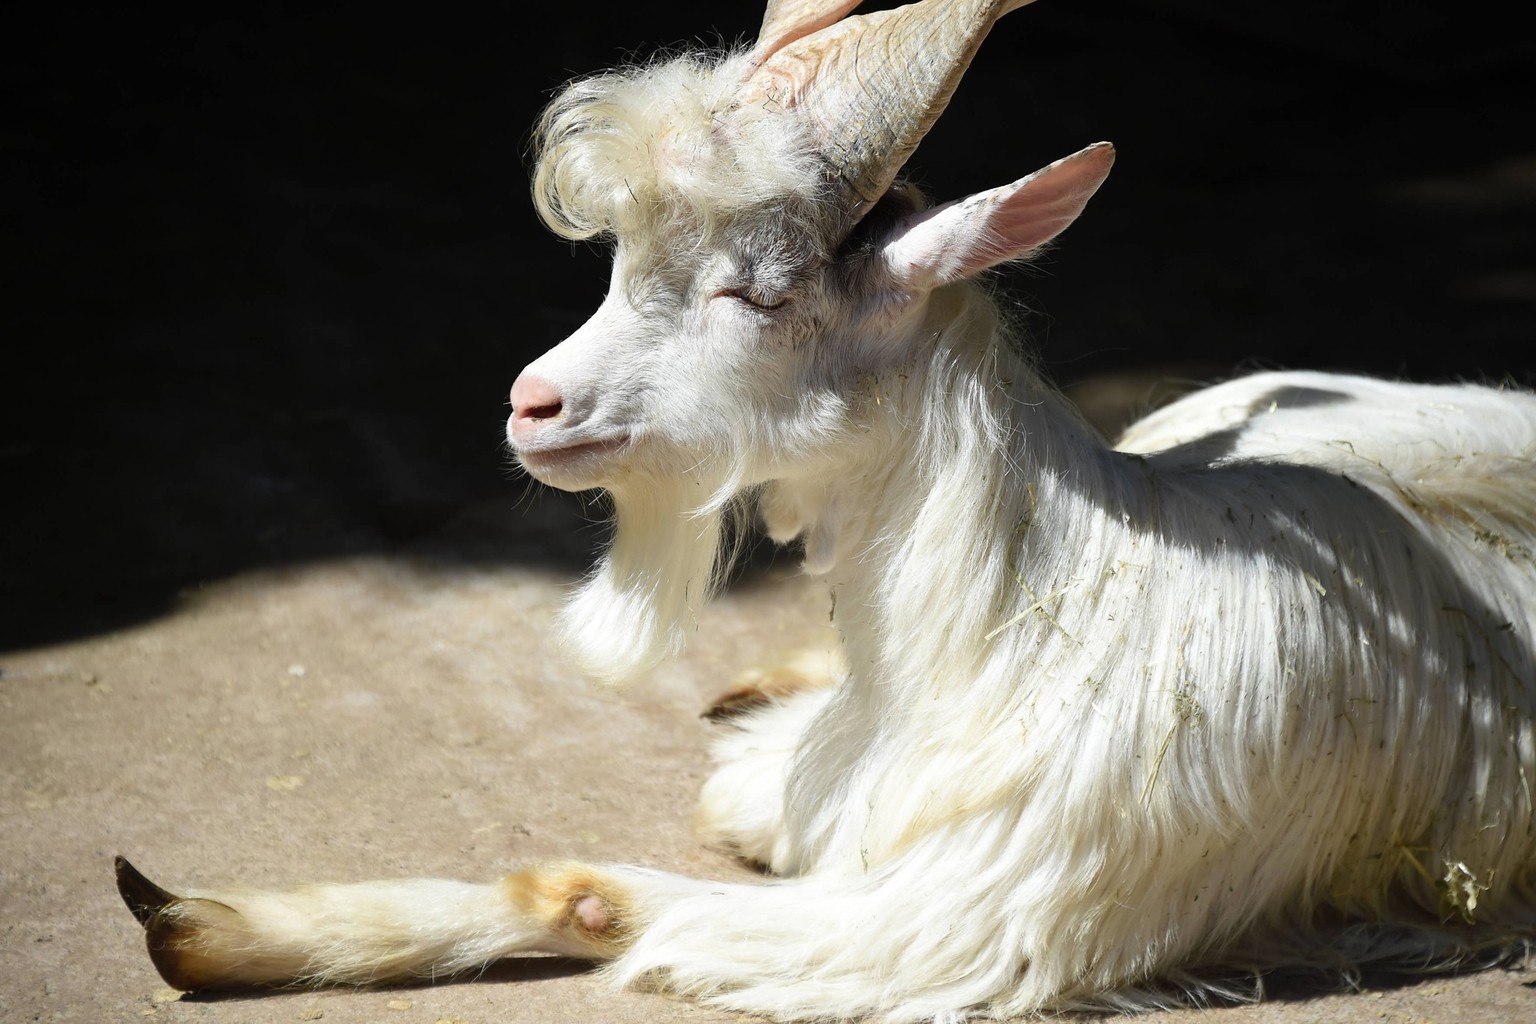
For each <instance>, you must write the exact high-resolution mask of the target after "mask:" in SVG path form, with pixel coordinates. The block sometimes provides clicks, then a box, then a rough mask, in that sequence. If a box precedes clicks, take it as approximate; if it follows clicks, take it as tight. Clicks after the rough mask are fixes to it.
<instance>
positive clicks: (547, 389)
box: [512, 373, 565, 420]
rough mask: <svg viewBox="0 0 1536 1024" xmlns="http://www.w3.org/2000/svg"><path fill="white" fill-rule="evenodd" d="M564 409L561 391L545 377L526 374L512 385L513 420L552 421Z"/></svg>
mask: <svg viewBox="0 0 1536 1024" xmlns="http://www.w3.org/2000/svg"><path fill="white" fill-rule="evenodd" d="M564 407H565V401H564V399H563V398H562V397H561V395H560V389H559V388H557V387H555V386H554V385H553V384H551V383H550V382H549V381H547V380H545V379H544V378H543V377H537V376H534V375H531V374H527V373H525V374H523V375H522V376H520V377H518V378H517V381H516V382H515V383H514V384H513V385H512V418H513V419H516V420H552V419H555V418H556V417H558V416H559V415H560V412H561V410H562V409H564Z"/></svg>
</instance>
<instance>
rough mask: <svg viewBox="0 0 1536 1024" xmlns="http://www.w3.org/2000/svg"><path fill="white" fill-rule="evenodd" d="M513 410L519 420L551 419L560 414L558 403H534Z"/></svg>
mask: <svg viewBox="0 0 1536 1024" xmlns="http://www.w3.org/2000/svg"><path fill="white" fill-rule="evenodd" d="M515 412H516V413H517V418H518V419H520V420H552V419H554V418H555V417H556V416H559V415H560V403H559V402H552V403H550V404H547V405H535V406H530V407H529V408H526V409H516V410H515Z"/></svg>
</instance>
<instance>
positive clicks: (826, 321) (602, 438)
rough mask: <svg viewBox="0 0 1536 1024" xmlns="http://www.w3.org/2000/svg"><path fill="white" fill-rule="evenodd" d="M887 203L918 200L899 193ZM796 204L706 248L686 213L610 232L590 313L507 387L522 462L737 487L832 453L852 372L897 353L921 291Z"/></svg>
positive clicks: (547, 474) (600, 477)
mask: <svg viewBox="0 0 1536 1024" xmlns="http://www.w3.org/2000/svg"><path fill="white" fill-rule="evenodd" d="M903 204H905V206H903ZM891 205H892V206H893V207H895V208H897V209H904V210H905V211H906V212H911V211H912V209H913V207H912V206H911V200H908V199H906V198H905V193H904V192H901V193H898V194H894V195H893V198H892V201H891ZM799 213H800V211H797V210H796V209H795V208H794V207H793V204H792V203H783V204H773V205H771V206H767V207H763V208H759V209H755V210H749V211H745V212H743V213H742V214H740V215H738V216H734V217H731V218H729V219H728V220H727V221H726V222H725V223H724V224H721V225H718V226H717V227H716V228H715V229H714V231H713V234H714V235H715V237H713V238H710V239H708V240H707V241H705V242H704V243H702V244H701V242H700V239H699V238H698V237H697V235H693V236H692V237H688V236H689V235H690V234H691V233H692V230H693V229H692V226H691V225H686V224H684V225H679V226H678V227H677V228H676V229H675V230H674V231H672V232H669V234H671V235H672V237H669V238H664V239H661V240H660V241H659V242H658V240H656V239H648V240H647V244H645V245H640V244H638V243H636V242H634V241H632V240H629V239H623V238H621V239H619V241H618V244H617V246H616V249H615V258H614V268H613V278H612V282H611V285H610V288H609V292H608V295H607V297H606V298H605V300H604V301H603V303H602V305H601V306H600V307H599V308H598V310H597V312H596V313H595V314H594V315H593V316H592V318H591V319H590V320H588V321H587V323H586V324H584V325H583V326H582V327H581V329H580V330H578V331H577V332H576V333H575V334H573V335H571V336H570V337H569V338H567V339H566V340H565V341H564V342H562V343H561V344H559V345H557V346H556V347H555V348H553V349H551V350H550V351H549V352H547V353H546V354H545V355H543V356H542V357H541V358H539V359H538V360H536V361H535V362H534V363H533V364H531V365H530V366H529V367H528V368H527V369H526V370H524V372H523V373H522V375H521V376H520V377H519V378H518V380H517V382H516V384H515V385H514V386H513V389H512V406H513V413H512V417H511V419H510V421H509V423H508V437H509V439H510V440H511V443H512V445H513V447H514V449H515V450H516V452H517V454H518V457H519V458H520V459H521V461H522V463H523V465H524V466H525V467H526V468H527V469H528V470H529V472H531V473H532V474H533V475H534V476H536V477H537V478H539V479H540V480H542V481H544V482H546V483H549V484H552V485H555V486H557V487H562V488H567V489H575V488H583V487H593V486H604V487H610V488H612V487H621V486H623V485H624V483H625V481H626V480H631V479H636V478H638V479H644V478H645V477H648V476H651V475H655V474H660V475H665V476H668V477H676V476H678V475H681V474H688V473H693V474H698V475H699V476H700V477H701V478H702V479H708V480H710V481H711V485H712V486H718V484H719V483H721V482H723V481H725V480H727V479H729V480H730V481H731V482H733V483H735V484H747V483H753V482H757V481H760V480H763V479H768V478H771V477H776V476H781V475H784V474H786V473H793V471H794V467H795V466H796V465H798V464H801V463H803V462H805V461H806V460H808V459H809V460H815V459H820V458H824V457H825V455H826V453H828V452H829V451H832V450H836V448H837V446H838V445H839V444H840V443H842V442H843V441H845V439H846V438H847V436H848V433H849V431H848V428H849V427H850V426H851V425H853V424H854V423H856V422H857V419H858V415H857V414H858V406H859V403H858V401H857V400H856V395H857V391H858V387H857V384H858V381H859V379H860V378H861V377H867V376H869V375H870V374H871V373H872V372H874V371H876V370H878V369H879V368H880V366H881V365H882V364H884V363H888V362H889V361H890V360H891V359H892V358H893V357H894V356H895V354H896V351H895V346H893V345H892V342H891V339H892V338H894V337H896V336H898V335H900V334H901V333H902V332H901V331H900V325H901V324H903V323H904V322H905V321H906V320H907V319H909V318H910V317H911V316H912V315H913V314H912V310H913V309H914V307H916V306H917V305H919V303H918V299H919V298H920V297H921V296H920V295H917V294H914V293H911V292H908V291H904V290H903V289H902V288H900V287H899V286H898V284H897V282H896V281H895V279H894V278H892V277H891V275H890V274H888V273H886V272H885V271H884V265H883V263H882V261H880V260H879V259H878V258H875V257H876V256H877V254H878V247H876V246H874V245H872V244H869V243H867V242H865V243H861V242H860V241H859V240H858V239H855V240H854V241H853V242H851V243H849V244H845V245H844V246H843V247H842V250H841V251H840V252H838V253H829V252H828V248H829V247H828V245H826V244H825V243H824V242H823V241H822V239H821V238H820V236H819V234H818V232H817V231H816V229H815V227H814V219H812V218H806V217H803V216H800V215H799ZM869 220H870V221H871V222H873V221H876V220H879V221H881V222H882V223H885V224H886V225H887V226H888V227H889V226H890V225H891V224H892V223H893V222H894V221H895V220H896V218H895V217H890V216H882V217H879V218H876V217H872V218H869ZM701 497H703V496H701Z"/></svg>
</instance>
